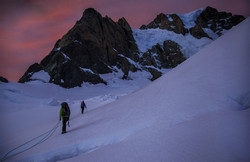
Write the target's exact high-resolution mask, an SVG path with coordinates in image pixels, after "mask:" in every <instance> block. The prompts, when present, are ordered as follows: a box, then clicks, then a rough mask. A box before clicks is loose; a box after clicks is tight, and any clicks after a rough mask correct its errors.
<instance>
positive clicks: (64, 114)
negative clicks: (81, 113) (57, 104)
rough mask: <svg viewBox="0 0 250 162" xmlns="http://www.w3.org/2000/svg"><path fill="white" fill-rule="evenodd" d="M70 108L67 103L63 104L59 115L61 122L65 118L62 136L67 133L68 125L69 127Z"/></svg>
mask: <svg viewBox="0 0 250 162" xmlns="http://www.w3.org/2000/svg"><path fill="white" fill-rule="evenodd" d="M69 117H70V108H69V105H68V103H67V102H63V103H61V109H60V113H59V118H60V120H61V119H62V118H63V121H62V123H63V126H62V134H64V133H66V124H67V122H68V125H69Z"/></svg>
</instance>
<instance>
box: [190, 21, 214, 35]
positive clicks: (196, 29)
mask: <svg viewBox="0 0 250 162" xmlns="http://www.w3.org/2000/svg"><path fill="white" fill-rule="evenodd" d="M189 31H190V34H191V35H192V36H193V37H195V38H198V39H200V38H202V37H207V38H209V39H212V38H211V37H209V36H208V35H207V33H205V32H204V30H203V29H202V27H201V26H200V25H198V24H197V25H195V26H194V27H192V28H190V29H189Z"/></svg>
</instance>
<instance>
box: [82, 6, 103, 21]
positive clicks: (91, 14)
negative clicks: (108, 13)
mask: <svg viewBox="0 0 250 162" xmlns="http://www.w3.org/2000/svg"><path fill="white" fill-rule="evenodd" d="M95 18H98V19H101V18H102V15H101V14H100V13H99V12H97V11H96V10H95V9H94V8H87V9H86V10H84V12H83V14H82V17H81V19H80V21H84V20H93V19H95Z"/></svg>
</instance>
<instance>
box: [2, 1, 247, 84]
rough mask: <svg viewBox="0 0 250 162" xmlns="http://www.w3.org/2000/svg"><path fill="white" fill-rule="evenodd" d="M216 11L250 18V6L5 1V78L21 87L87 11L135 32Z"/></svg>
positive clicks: (229, 3) (228, 3) (237, 3)
mask: <svg viewBox="0 0 250 162" xmlns="http://www.w3.org/2000/svg"><path fill="white" fill-rule="evenodd" d="M206 6H211V7H214V8H216V9H217V10H218V11H226V12H231V13H233V14H239V15H243V16H245V17H248V16H250V10H249V6H250V1H249V0H126V1H125V0H60V1H59V0H0V35H1V37H0V76H3V77H5V78H7V79H8V80H11V81H18V79H19V78H20V77H21V76H22V75H23V74H24V72H25V71H26V70H27V69H28V67H29V66H30V65H31V64H33V63H35V62H38V63H40V61H41V60H42V59H43V58H44V57H45V56H46V55H48V54H49V52H50V51H51V50H52V48H53V46H54V44H55V43H56V41H57V40H58V39H60V38H61V37H62V36H63V35H64V34H66V32H67V31H68V30H69V29H70V28H71V27H73V26H74V24H75V22H76V21H77V20H79V19H80V18H81V16H82V13H83V11H84V10H85V9H86V8H89V7H92V8H95V9H96V10H97V11H98V12H100V13H101V14H102V16H106V15H107V16H108V17H110V18H111V19H113V20H114V21H117V20H118V19H119V18H121V17H125V19H126V20H127V21H128V23H129V24H130V26H131V27H132V28H139V27H140V26H141V25H143V24H148V23H150V22H151V21H152V20H153V19H154V18H155V17H156V16H157V15H158V14H160V13H164V14H168V13H181V14H184V13H188V12H190V11H193V10H196V9H200V8H204V7H206Z"/></svg>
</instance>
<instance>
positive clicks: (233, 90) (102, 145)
mask: <svg viewBox="0 0 250 162" xmlns="http://www.w3.org/2000/svg"><path fill="white" fill-rule="evenodd" d="M249 26H250V19H249V18H248V19H247V20H245V21H244V22H242V23H241V24H240V25H238V26H237V27H234V28H233V29H232V30H230V31H229V32H228V33H226V34H225V35H224V36H222V37H220V38H218V39H217V40H215V41H214V42H212V43H211V44H209V45H208V46H206V47H205V48H204V49H202V50H201V51H200V52H199V53H197V54H195V55H194V56H192V57H191V58H190V59H188V60H187V61H185V62H184V63H183V64H181V65H179V66H178V67H177V68H175V69H173V70H171V71H170V72H168V73H167V74H165V75H164V76H162V77H161V78H159V79H157V80H155V81H154V82H152V83H151V84H149V85H147V86H146V87H143V85H146V81H145V82H144V84H136V83H135V82H133V81H131V84H129V85H127V86H124V87H119V84H115V83H117V82H119V80H112V81H111V82H110V83H114V84H110V85H109V87H108V88H107V89H105V87H104V86H102V85H100V86H99V87H97V88H96V87H92V86H91V85H89V86H86V87H87V88H74V89H70V90H64V89H62V88H60V87H57V86H55V85H50V84H45V83H37V82H35V83H30V84H24V85H21V84H17V83H10V84H3V83H1V84H0V88H1V94H0V99H1V103H2V104H3V106H1V114H2V115H1V117H0V121H1V128H2V130H4V131H1V133H0V140H1V141H0V143H1V148H0V153H1V156H3V155H5V154H6V153H7V152H8V151H9V150H11V149H13V148H15V147H16V146H18V145H21V144H23V143H24V142H26V141H29V140H30V139H32V138H34V137H36V136H39V135H41V134H42V133H44V132H46V131H48V130H50V129H51V128H53V127H54V126H55V124H56V123H57V122H58V113H59V103H60V102H62V101H64V100H67V101H68V102H69V105H70V108H71V110H72V115H71V120H70V124H71V126H70V127H69V128H67V130H68V133H67V134H64V135H61V134H60V131H61V130H60V128H58V129H57V130H56V131H55V133H54V134H52V136H51V137H50V138H49V139H48V140H46V141H45V142H43V143H41V144H39V145H37V146H35V147H33V148H32V149H29V150H27V151H25V152H23V153H21V154H18V155H17V156H15V157H12V158H10V159H8V160H9V161H58V160H65V161H249V160H250V151H249V150H250V137H249V135H250V129H249V128H250V125H249V123H250V118H249V115H250V109H249V108H250V84H249V83H250V73H249V69H250V59H249V58H250V53H249V47H250V44H249ZM145 75H146V74H145ZM106 77H108V76H106ZM141 82H142V81H138V82H137V83H141ZM112 85H115V86H112ZM138 85H139V86H138ZM139 87H143V88H141V89H140V90H137V91H135V92H133V93H131V92H132V89H138V88H139ZM88 88H89V89H88ZM98 94H99V95H98ZM125 94H127V95H125ZM82 98H84V99H86V101H87V106H88V111H87V113H86V114H84V115H81V114H80V108H79V106H80V101H81V99H82ZM113 101H114V102H113ZM25 147H26V146H25Z"/></svg>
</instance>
